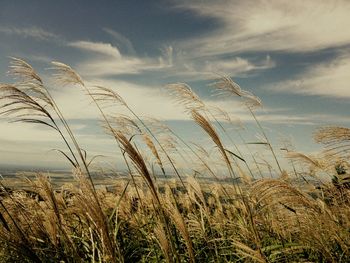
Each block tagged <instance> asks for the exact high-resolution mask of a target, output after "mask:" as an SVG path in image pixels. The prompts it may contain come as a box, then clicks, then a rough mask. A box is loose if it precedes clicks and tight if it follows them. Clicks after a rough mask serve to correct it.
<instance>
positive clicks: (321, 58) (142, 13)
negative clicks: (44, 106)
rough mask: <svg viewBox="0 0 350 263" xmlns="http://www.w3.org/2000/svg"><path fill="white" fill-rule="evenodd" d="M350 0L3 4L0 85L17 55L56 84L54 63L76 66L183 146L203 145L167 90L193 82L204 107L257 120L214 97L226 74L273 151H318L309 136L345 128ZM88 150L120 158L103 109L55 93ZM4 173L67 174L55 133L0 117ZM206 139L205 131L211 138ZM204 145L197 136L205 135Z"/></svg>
mask: <svg viewBox="0 0 350 263" xmlns="http://www.w3.org/2000/svg"><path fill="white" fill-rule="evenodd" d="M349 14H350V2H349V1H346V0H344V1H342V0H334V1H332V0H328V1H318V0H315V1H299V0H296V1H283V0H279V1H274V0H272V1H262V0H261V1H259V0H256V1H238V0H237V1H235V0H231V1H229V0H217V1H195V0H183V1H181V0H179V1H171V0H161V1H155V0H154V1H136V0H128V1H87V0H85V1H65V0H62V1H39V0H37V1H35V0H32V1H14V0H12V1H7V0H2V1H1V2H0V39H1V41H0V72H1V74H0V82H10V81H11V80H10V79H9V78H8V77H7V76H6V72H7V70H8V64H9V59H8V57H9V56H15V57H20V58H23V59H25V60H26V61H28V62H29V63H31V64H32V65H33V66H34V67H35V68H36V69H37V70H38V72H39V73H40V74H42V75H43V76H44V79H45V80H46V81H47V83H50V74H51V72H50V71H49V70H46V69H47V68H49V67H50V62H51V61H53V60H54V61H61V62H64V63H66V64H69V65H71V66H72V67H73V68H74V69H75V70H77V72H78V73H79V74H81V76H82V77H83V79H84V80H85V81H86V83H87V84H89V85H92V84H99V85H104V86H108V87H112V88H114V89H116V90H117V91H118V92H119V93H120V94H121V95H122V96H123V97H124V98H125V100H126V101H127V102H128V103H129V105H130V106H131V107H133V108H134V109H135V111H136V112H138V113H139V114H140V115H142V116H155V117H157V118H160V119H162V120H165V121H166V122H167V123H168V124H169V125H170V126H172V127H174V128H175V129H176V130H177V132H179V133H180V134H181V135H183V136H184V137H185V138H186V139H189V140H194V139H198V138H201V137H200V136H198V133H200V131H199V130H198V129H196V128H194V127H193V125H189V123H188V122H189V117H188V116H187V115H186V114H185V113H184V112H183V110H182V108H181V107H180V106H178V105H177V106H176V105H174V103H173V102H172V100H171V99H170V98H169V97H168V96H166V92H163V90H164V85H166V84H168V83H172V82H186V83H188V84H189V85H190V86H191V87H192V88H193V90H194V91H195V92H197V93H198V94H199V95H200V96H201V98H202V99H203V100H204V101H205V102H207V103H208V104H210V105H212V104H215V105H218V106H220V107H222V108H224V109H225V110H227V111H228V112H230V114H232V116H235V117H238V118H240V119H241V120H242V121H243V122H244V123H245V125H246V126H247V128H249V130H250V131H249V132H247V140H256V139H255V138H254V135H255V133H256V132H257V131H256V129H255V127H254V125H253V122H252V118H251V116H250V115H249V114H248V113H247V112H246V111H245V110H244V108H243V107H241V105H240V104H239V103H238V102H237V101H236V100H232V99H224V98H214V97H212V96H211V92H210V88H209V87H208V84H210V83H212V82H213V80H214V79H215V78H216V76H217V74H226V75H229V76H231V77H232V78H233V80H235V81H236V82H237V83H239V84H240V85H241V87H242V88H244V89H246V90H249V91H251V92H253V93H254V94H255V95H257V96H259V97H260V98H261V100H262V101H263V105H264V107H263V109H261V110H259V111H257V115H259V118H260V120H261V121H262V122H263V125H264V127H266V129H267V132H268V134H269V136H270V137H271V139H272V141H273V143H274V144H275V147H276V148H278V147H279V146H280V141H281V140H282V139H283V138H286V137H288V138H291V140H292V141H293V144H294V145H295V147H296V149H297V150H299V151H303V152H307V153H312V152H314V151H316V150H317V149H318V146H317V145H315V144H314V143H313V141H312V132H313V131H314V130H315V129H316V128H317V127H319V126H322V125H330V124H332V125H333V124H334V125H344V126H347V125H349V122H350V118H349V117H348V109H349V107H348V106H349V103H348V99H349V97H350V89H349V83H350V52H349V51H350V31H349V30H348V27H349V26H350V16H349ZM53 92H54V94H55V96H56V98H57V101H58V103H59V105H60V106H61V108H62V109H63V111H64V113H65V115H66V117H67V118H68V119H69V121H70V123H71V124H72V126H73V128H74V130H75V131H76V133H77V134H78V135H79V138H80V140H81V143H82V144H83V145H84V147H86V148H87V150H89V151H90V152H92V154H100V153H101V154H105V155H108V156H114V154H115V153H114V149H113V147H112V146H111V141H110V139H109V138H108V137H107V136H104V135H103V131H102V130H101V129H100V128H99V126H98V125H97V123H96V119H98V118H99V116H98V114H97V112H96V111H95V109H94V108H93V107H91V105H90V104H89V100H88V98H85V97H84V96H83V95H82V92H81V90H79V89H78V88H75V89H74V88H68V87H65V88H57V87H56V88H53ZM0 135H1V136H0V145H1V149H0V165H4V164H10V165H16V164H18V159H19V158H20V159H21V163H22V164H23V165H27V164H32V165H33V164H37V166H59V165H61V164H62V163H63V160H62V162H58V161H57V156H55V153H52V152H49V150H50V149H52V148H57V147H61V146H62V145H61V143H60V142H59V140H58V138H57V137H56V136H55V134H54V133H51V132H49V131H46V130H43V129H42V128H41V127H37V126H34V125H24V124H8V123H7V122H6V119H4V118H2V119H1V121H0ZM203 135H204V134H203ZM199 140H200V139H199Z"/></svg>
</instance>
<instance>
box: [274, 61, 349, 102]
mask: <svg viewBox="0 0 350 263" xmlns="http://www.w3.org/2000/svg"><path fill="white" fill-rule="evenodd" d="M349 83H350V55H349V54H345V55H340V56H338V57H337V58H336V59H334V60H332V61H330V62H324V63H320V64H317V65H311V66H310V67H309V68H308V69H307V70H306V71H304V72H303V73H301V74H299V75H297V76H295V77H294V79H287V80H284V81H281V82H279V83H276V84H274V85H271V86H269V87H267V89H269V90H273V91H277V92H287V93H298V94H304V95H319V96H328V97H338V98H349V97H350V89H349Z"/></svg>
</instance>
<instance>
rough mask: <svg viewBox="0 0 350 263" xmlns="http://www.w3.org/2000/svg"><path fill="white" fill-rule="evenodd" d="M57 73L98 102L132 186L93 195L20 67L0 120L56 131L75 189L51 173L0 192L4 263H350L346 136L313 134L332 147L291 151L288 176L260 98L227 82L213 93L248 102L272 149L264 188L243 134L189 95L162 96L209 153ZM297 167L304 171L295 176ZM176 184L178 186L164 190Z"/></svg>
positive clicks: (57, 115)
mask: <svg viewBox="0 0 350 263" xmlns="http://www.w3.org/2000/svg"><path fill="white" fill-rule="evenodd" d="M53 70H54V77H55V78H56V80H57V81H58V83H60V84H62V85H76V86H80V87H81V88H82V91H83V92H84V93H86V94H87V96H89V98H90V99H91V100H92V102H93V103H94V105H95V106H96V109H97V110H98V112H99V113H100V115H101V118H102V121H103V123H104V124H103V126H104V128H105V129H106V132H107V133H108V134H109V135H110V136H111V137H112V138H113V139H114V141H115V143H116V147H117V148H118V149H119V150H118V151H119V152H120V154H121V156H122V158H123V161H124V163H125V166H126V167H127V171H128V177H127V178H124V179H123V180H117V181H116V182H115V186H116V190H115V191H113V192H109V191H106V190H97V189H96V187H95V184H94V181H93V177H92V176H91V167H90V164H91V162H88V161H87V159H86V152H85V151H83V150H82V149H81V147H80V145H79V142H78V139H79V138H77V137H76V136H75V135H74V134H73V132H72V130H71V128H70V124H69V120H67V119H66V118H65V117H64V115H63V114H62V111H61V110H60V108H59V107H58V105H57V104H56V102H55V100H54V98H53V97H52V96H51V93H50V89H49V88H48V87H47V86H46V85H45V83H44V82H43V81H42V79H41V77H40V76H39V75H38V74H37V73H36V71H35V70H34V69H33V67H32V66H31V65H29V64H28V63H27V62H25V61H24V60H21V59H18V58H13V59H12V62H11V66H10V74H11V75H12V76H13V77H14V78H15V80H16V81H15V82H14V83H12V84H1V85H0V110H1V115H3V116H5V117H6V116H7V117H12V119H10V120H11V121H15V122H23V123H35V124H37V125H44V126H46V127H49V128H50V129H53V130H54V131H55V132H57V135H58V136H59V137H60V138H61V139H62V140H63V142H64V145H65V146H66V149H59V150H58V152H60V153H61V154H63V155H64V156H65V158H66V159H67V162H68V163H70V164H71V165H72V177H73V178H74V180H75V182H76V184H75V185H64V186H62V187H61V188H60V189H54V187H53V185H52V182H51V181H50V179H49V176H48V175H47V174H37V177H36V179H34V180H28V182H27V183H28V187H30V189H31V192H29V191H25V190H21V189H17V190H11V189H9V188H8V187H6V185H4V184H3V183H1V197H0V224H1V227H0V248H1V250H0V259H1V262H293V261H294V262H348V261H350V251H349V248H350V235H349V230H350V220H349V218H350V179H349V178H350V177H349V175H348V173H347V169H348V163H347V161H348V158H349V156H348V150H349V144H348V140H349V138H350V132H349V129H348V128H344V127H326V128H322V129H320V130H318V131H316V132H315V140H316V141H317V142H319V143H323V144H325V151H324V152H323V153H322V154H323V156H324V157H317V158H316V157H312V156H308V155H306V154H302V153H299V152H295V151H290V150H287V155H286V157H287V158H288V159H289V160H291V161H292V162H291V163H292V168H293V170H292V171H293V176H291V174H292V173H289V172H288V169H289V168H288V167H286V168H283V167H282V165H281V163H280V162H279V160H278V159H280V158H281V157H278V156H277V153H276V152H275V150H274V147H273V146H272V144H271V143H270V141H269V138H268V136H267V134H266V133H265V131H264V128H263V126H262V125H261V123H260V122H259V120H258V116H257V115H256V114H255V113H254V107H256V106H259V105H261V100H260V99H259V98H257V97H256V96H254V95H253V94H251V93H249V92H247V91H244V90H242V89H241V88H240V87H239V86H238V85H237V84H236V83H234V82H233V81H232V80H231V79H230V78H228V77H221V78H220V79H219V80H218V81H217V82H216V83H215V85H214V86H215V87H216V88H215V90H216V91H217V92H218V93H222V92H223V93H225V94H227V93H228V94H231V95H234V97H238V98H239V99H242V100H243V101H244V107H245V108H246V109H247V111H248V113H250V114H251V115H252V117H253V119H254V120H255V121H256V124H257V126H258V129H259V130H260V132H261V133H262V134H263V137H264V139H265V145H267V146H268V147H269V150H270V151H271V154H272V159H271V160H272V161H273V162H274V163H275V164H274V165H275V166H277V168H278V169H277V171H274V170H272V169H271V174H272V178H265V177H263V176H262V172H261V169H260V165H259V164H258V162H257V159H256V158H255V156H254V155H253V154H251V153H250V149H249V147H248V145H243V147H245V148H246V149H248V151H247V152H248V154H251V158H249V155H248V154H246V156H243V154H242V153H244V152H245V151H243V149H240V147H241V146H240V145H239V144H236V143H235V141H236V140H237V139H238V140H241V141H243V142H245V140H244V137H243V136H242V134H240V133H238V132H236V133H231V132H229V129H226V128H225V127H226V126H227V125H232V124H233V122H232V121H231V116H230V115H229V114H228V113H227V112H226V111H225V110H224V109H219V110H218V111H220V112H221V114H222V115H224V116H225V117H224V119H225V120H226V122H225V123H224V124H223V123H222V122H221V121H220V120H219V119H218V118H217V116H216V115H215V113H214V110H213V108H210V107H208V106H207V105H206V104H205V103H204V101H203V100H201V99H200V97H199V96H198V95H197V94H195V92H194V91H193V90H192V89H191V88H190V87H189V86H188V85H186V84H182V83H176V84H171V85H169V86H168V87H167V90H169V91H170V92H169V95H170V96H172V97H173V98H174V99H175V101H176V102H177V103H178V104H179V107H185V110H186V112H187V113H188V114H190V116H191V117H192V119H193V120H194V123H195V124H197V125H198V126H199V127H200V128H201V129H202V130H203V135H202V136H208V139H209V141H210V142H211V143H212V147H210V148H211V149H212V150H208V148H206V147H203V146H201V145H196V144H192V143H190V142H186V141H185V140H184V139H182V138H181V137H180V136H179V135H177V134H176V133H175V132H174V131H173V130H171V129H170V128H169V127H167V126H166V125H165V124H163V123H160V122H158V121H155V120H152V121H150V120H146V119H144V118H141V117H140V116H139V115H138V114H137V113H136V112H135V111H134V110H133V109H132V108H131V107H130V106H129V105H128V104H127V102H126V101H124V99H123V98H122V97H121V96H120V95H119V94H118V93H117V92H116V91H115V90H113V89H110V88H106V87H88V86H87V85H86V84H85V83H84V81H83V79H82V78H81V77H80V76H79V75H78V74H77V73H76V72H75V71H74V70H73V69H72V68H71V67H69V66H68V65H65V64H63V63H59V62H54V63H53ZM105 105H108V106H115V105H122V106H123V107H124V108H126V109H127V111H128V112H129V114H130V115H121V114H120V115H116V116H115V115H114V116H110V115H108V114H107V113H106V112H105V110H104V106H105ZM236 136H237V137H238V138H237V137H236ZM164 138H165V139H164ZM224 138H228V139H229V140H228V142H227V140H224ZM231 144H233V145H231ZM232 146H233V147H234V149H235V152H234V151H232V150H229V149H230V148H231V147H232ZM250 159H251V160H252V163H250V161H249V160H250ZM179 160H183V161H182V162H180V161H179ZM242 162H243V163H244V166H243V167H241V165H240V164H241V163H242ZM265 162H266V165H267V166H269V167H272V165H271V164H270V162H269V160H265ZM296 163H299V164H300V165H301V166H302V167H307V169H306V168H305V170H308V171H309V172H307V173H306V174H305V173H304V172H303V171H298V169H297V166H296V165H295V164H296ZM181 165H182V166H184V167H181V168H182V169H180V166H181ZM223 167H226V169H223ZM244 167H245V169H244ZM255 168H256V169H257V170H256V171H255V172H259V173H260V175H261V179H259V180H257V179H256V178H257V177H258V176H255V175H254V169H255ZM188 171H193V172H194V173H195V174H196V178H194V177H192V176H190V175H188ZM169 174H173V175H174V176H173V178H172V179H171V178H168V179H166V180H160V177H165V176H169ZM324 174H325V175H327V176H328V177H330V178H328V180H327V179H325V178H324V177H322V176H323V175H324ZM321 175H322V176H321ZM100 176H103V174H100ZM300 178H302V179H303V180H302V181H301V180H299V179H300ZM130 182H131V183H130ZM33 193H34V194H33Z"/></svg>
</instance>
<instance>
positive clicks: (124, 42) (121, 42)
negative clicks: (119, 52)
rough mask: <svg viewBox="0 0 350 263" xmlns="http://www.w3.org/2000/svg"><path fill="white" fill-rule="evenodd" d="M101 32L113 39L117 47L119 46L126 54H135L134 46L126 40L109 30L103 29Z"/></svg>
mask: <svg viewBox="0 0 350 263" xmlns="http://www.w3.org/2000/svg"><path fill="white" fill-rule="evenodd" d="M103 31H105V32H106V33H107V34H109V35H110V36H112V37H113V39H114V40H115V41H116V42H117V44H118V46H119V45H120V46H121V48H124V49H125V50H126V52H127V53H128V54H130V55H135V54H136V51H135V49H134V46H133V44H132V43H131V41H130V40H129V39H128V38H126V37H125V36H123V35H122V34H120V33H118V32H117V31H114V30H113V29H110V28H103Z"/></svg>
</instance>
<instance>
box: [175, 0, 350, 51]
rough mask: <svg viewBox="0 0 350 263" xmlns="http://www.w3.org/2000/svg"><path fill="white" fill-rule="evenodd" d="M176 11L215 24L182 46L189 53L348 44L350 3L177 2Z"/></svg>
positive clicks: (277, 0) (275, 0)
mask: <svg viewBox="0 0 350 263" xmlns="http://www.w3.org/2000/svg"><path fill="white" fill-rule="evenodd" d="M175 5H176V6H177V7H178V8H183V9H189V10H193V11H194V12H195V13H197V14H198V15H200V16H204V17H209V18H214V19H216V20H218V21H220V25H221V26H220V27H219V28H218V29H217V30H214V31H212V32H208V33H207V34H205V35H203V36H202V37H200V38H195V39H190V40H189V41H187V42H185V43H184V44H183V46H184V48H186V49H192V52H191V53H190V54H191V55H195V56H202V55H203V54H206V55H212V54H225V53H232V52H245V51H276V50H287V51H292V52H305V51H315V50H321V49H325V48H331V47H339V46H342V45H348V44H350V31H349V30H339V29H341V28H347V27H348V26H349V25H350V16H349V13H350V2H349V1H346V0H330V1H303V0H295V1H289V0H282V1H281V0H271V1H263V0H256V1H237V0H233V1H227V0H218V1H197V0H192V1H182V3H180V4H179V2H176V4H175Z"/></svg>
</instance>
